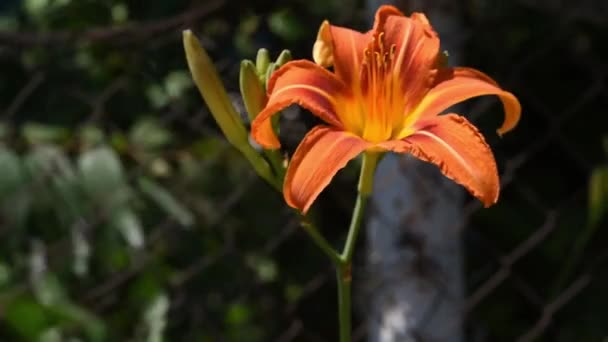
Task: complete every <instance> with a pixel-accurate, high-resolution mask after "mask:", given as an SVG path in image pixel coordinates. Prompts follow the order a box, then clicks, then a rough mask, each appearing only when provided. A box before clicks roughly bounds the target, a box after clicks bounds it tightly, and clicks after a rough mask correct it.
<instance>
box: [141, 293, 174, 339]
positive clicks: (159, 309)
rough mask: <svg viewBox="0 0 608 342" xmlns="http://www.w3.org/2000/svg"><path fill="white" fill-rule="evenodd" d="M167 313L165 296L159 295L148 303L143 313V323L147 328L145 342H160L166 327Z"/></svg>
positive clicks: (167, 305)
mask: <svg viewBox="0 0 608 342" xmlns="http://www.w3.org/2000/svg"><path fill="white" fill-rule="evenodd" d="M168 311H169V298H168V297H167V295H166V294H164V293H161V294H159V295H158V296H157V297H156V298H155V299H154V300H153V301H152V303H150V305H149V306H148V308H147V309H146V311H145V313H144V321H145V323H146V327H147V329H146V330H147V332H148V334H147V337H146V341H147V342H162V341H163V332H164V331H165V327H166V325H167V312H168Z"/></svg>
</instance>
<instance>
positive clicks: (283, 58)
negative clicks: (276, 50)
mask: <svg viewBox="0 0 608 342" xmlns="http://www.w3.org/2000/svg"><path fill="white" fill-rule="evenodd" d="M290 60H291V52H290V51H289V50H283V51H281V54H280V55H279V57H278V58H277V61H276V62H275V64H276V65H277V66H283V64H285V63H287V62H289V61H290Z"/></svg>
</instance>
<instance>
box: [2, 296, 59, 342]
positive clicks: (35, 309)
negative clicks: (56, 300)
mask: <svg viewBox="0 0 608 342" xmlns="http://www.w3.org/2000/svg"><path fill="white" fill-rule="evenodd" d="M4 321H5V323H6V324H7V325H8V326H9V327H11V328H12V329H13V330H14V331H15V332H16V333H17V334H19V335H20V336H21V337H23V339H24V340H26V341H35V340H36V338H37V337H38V336H39V335H40V334H41V333H42V332H43V331H44V330H45V329H46V328H47V327H48V326H49V317H48V315H47V313H46V312H45V309H44V307H42V306H41V305H40V304H38V303H37V302H36V301H35V300H33V299H32V298H30V297H18V298H17V299H15V300H13V301H11V302H10V303H9V304H8V305H6V307H5V309H4Z"/></svg>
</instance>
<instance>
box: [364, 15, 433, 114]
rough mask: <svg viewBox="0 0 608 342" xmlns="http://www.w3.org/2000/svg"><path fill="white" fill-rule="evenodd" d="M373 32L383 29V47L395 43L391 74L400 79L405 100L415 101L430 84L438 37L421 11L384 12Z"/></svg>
mask: <svg viewBox="0 0 608 342" xmlns="http://www.w3.org/2000/svg"><path fill="white" fill-rule="evenodd" d="M376 32H377V33H378V34H379V33H380V32H384V45H385V46H386V48H387V49H391V46H393V45H394V46H395V48H394V49H395V51H394V57H393V63H394V64H393V65H394V76H395V77H398V78H399V79H400V81H401V87H402V90H403V95H404V98H405V99H407V103H411V104H415V103H418V101H419V100H421V99H422V97H423V96H424V94H425V93H426V92H427V91H428V89H429V88H430V87H431V86H432V79H433V74H434V73H433V72H432V70H433V69H434V68H435V65H436V62H437V56H438V53H439V37H438V36H437V33H436V32H435V31H434V30H433V28H432V27H431V25H430V24H429V22H428V20H427V19H426V17H425V16H424V14H421V13H414V14H412V16H411V18H408V17H404V16H396V15H392V16H388V17H387V18H386V22H385V23H384V25H382V26H381V27H377V28H376Z"/></svg>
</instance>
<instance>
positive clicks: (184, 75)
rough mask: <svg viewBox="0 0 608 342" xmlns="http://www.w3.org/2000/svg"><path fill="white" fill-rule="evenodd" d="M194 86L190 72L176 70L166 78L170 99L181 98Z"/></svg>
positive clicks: (166, 90) (166, 88)
mask: <svg viewBox="0 0 608 342" xmlns="http://www.w3.org/2000/svg"><path fill="white" fill-rule="evenodd" d="M193 86H194V82H193V81H192V77H191V76H190V72H189V71H188V70H174V71H171V72H170V73H169V74H168V75H167V77H165V92H166V93H167V95H168V96H169V97H170V98H179V97H180V96H182V94H183V93H184V91H186V90H187V89H189V88H192V87H193Z"/></svg>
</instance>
